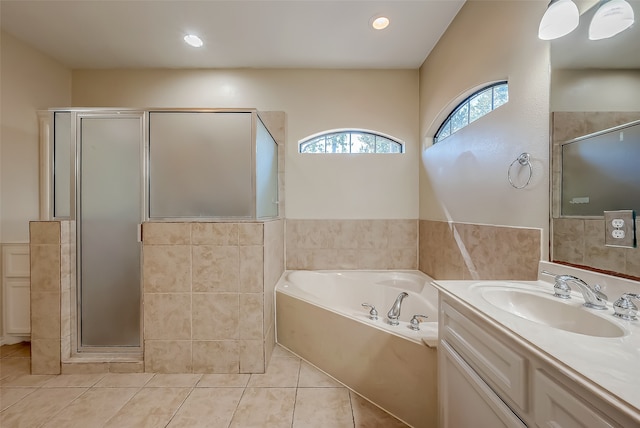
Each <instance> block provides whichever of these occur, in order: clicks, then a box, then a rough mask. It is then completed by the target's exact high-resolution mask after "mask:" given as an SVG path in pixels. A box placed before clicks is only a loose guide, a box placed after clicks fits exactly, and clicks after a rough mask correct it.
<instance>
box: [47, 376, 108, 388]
mask: <svg viewBox="0 0 640 428" xmlns="http://www.w3.org/2000/svg"><path fill="white" fill-rule="evenodd" d="M104 376H105V374H104V373H97V374H63V375H59V376H56V377H55V378H53V379H51V381H49V382H47V383H45V384H44V385H42V387H43V388H78V387H80V388H90V387H92V386H93V385H95V384H96V383H98V382H99V381H100V379H102V378H103V377H104Z"/></svg>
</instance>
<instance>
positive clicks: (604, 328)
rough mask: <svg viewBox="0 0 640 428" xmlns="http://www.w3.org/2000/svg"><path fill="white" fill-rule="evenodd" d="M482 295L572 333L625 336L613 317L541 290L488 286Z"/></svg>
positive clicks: (526, 315) (502, 306) (512, 311)
mask: <svg viewBox="0 0 640 428" xmlns="http://www.w3.org/2000/svg"><path fill="white" fill-rule="evenodd" d="M482 297H483V298H484V299H485V300H486V301H487V302H489V303H491V304H492V305H494V306H496V307H497V308H499V309H502V310H504V311H507V312H509V313H511V314H514V315H517V316H519V317H521V318H524V319H527V320H529V321H533V322H536V323H539V324H543V325H546V326H549V327H553V328H556V329H560V330H565V331H569V332H572V333H578V334H584V335H587V336H597V337H620V336H624V334H625V332H624V330H623V329H622V328H621V327H619V326H618V325H617V324H615V323H614V322H612V321H609V320H607V319H605V318H602V317H600V316H597V315H594V314H593V313H591V312H589V311H590V309H586V308H584V307H582V306H581V305H580V306H575V305H572V304H568V302H562V301H560V300H555V299H556V298H555V297H553V296H551V295H549V296H547V295H543V294H540V293H539V292H532V291H527V290H519V289H515V288H500V287H495V288H494V287H487V288H485V289H483V290H482Z"/></svg>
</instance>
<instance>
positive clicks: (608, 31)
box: [538, 0, 634, 40]
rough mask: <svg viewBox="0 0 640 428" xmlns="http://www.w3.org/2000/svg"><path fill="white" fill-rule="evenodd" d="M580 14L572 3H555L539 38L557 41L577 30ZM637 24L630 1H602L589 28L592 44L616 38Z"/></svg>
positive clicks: (566, 0)
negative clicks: (594, 41)
mask: <svg viewBox="0 0 640 428" xmlns="http://www.w3.org/2000/svg"><path fill="white" fill-rule="evenodd" d="M579 21H580V12H579V11H578V7H577V6H576V4H575V3H574V2H573V1H572V0H551V2H550V3H549V6H547V10H546V11H545V13H544V15H543V16H542V20H541V21H540V27H539V28H538V37H539V38H540V39H542V40H553V39H557V38H559V37H562V36H565V35H567V34H569V33H570V32H572V31H573V30H575V29H576V27H577V26H578V23H579ZM633 23H634V13H633V8H632V7H631V5H630V4H629V3H628V2H627V1H626V0H601V1H600V5H599V6H598V10H596V13H595V14H594V15H593V18H592V19H591V24H590V25H589V40H601V39H608V38H609V37H613V36H615V35H616V34H618V33H621V32H622V31H624V30H626V29H627V28H629V27H631V25H632V24H633Z"/></svg>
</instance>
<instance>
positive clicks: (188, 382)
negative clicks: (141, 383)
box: [145, 373, 202, 388]
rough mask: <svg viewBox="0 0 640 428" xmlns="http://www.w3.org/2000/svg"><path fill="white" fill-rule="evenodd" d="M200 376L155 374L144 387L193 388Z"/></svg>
mask: <svg viewBox="0 0 640 428" xmlns="http://www.w3.org/2000/svg"><path fill="white" fill-rule="evenodd" d="M201 377H202V375H201V374H189V373H187V374H156V375H155V376H154V377H153V378H152V379H151V380H150V381H149V382H148V383H147V384H146V385H145V387H148V388H155V387H162V388H193V387H194V386H196V384H197V383H198V381H199V380H200V378H201Z"/></svg>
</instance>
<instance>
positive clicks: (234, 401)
mask: <svg viewBox="0 0 640 428" xmlns="http://www.w3.org/2000/svg"><path fill="white" fill-rule="evenodd" d="M243 392H244V391H243V389H241V388H198V389H194V390H193V391H192V392H191V394H189V397H187V399H186V400H185V402H184V404H183V405H182V407H180V410H178V413H176V415H175V416H174V417H173V419H172V420H171V423H169V425H168V428H178V427H181V428H199V427H203V428H204V427H207V428H217V427H220V428H227V427H228V426H229V423H230V422H231V418H232V417H233V413H234V412H235V410H236V408H237V407H238V403H239V402H240V398H241V397H242V394H243Z"/></svg>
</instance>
